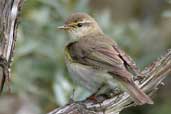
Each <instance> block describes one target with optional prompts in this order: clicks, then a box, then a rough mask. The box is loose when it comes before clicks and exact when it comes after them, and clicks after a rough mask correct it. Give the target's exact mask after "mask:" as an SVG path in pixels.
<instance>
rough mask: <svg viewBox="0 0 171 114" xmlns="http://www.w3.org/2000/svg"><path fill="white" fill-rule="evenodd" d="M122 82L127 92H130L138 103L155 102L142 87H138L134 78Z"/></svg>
mask: <svg viewBox="0 0 171 114" xmlns="http://www.w3.org/2000/svg"><path fill="white" fill-rule="evenodd" d="M121 83H122V84H123V85H124V88H125V89H126V92H128V94H129V95H130V97H132V98H133V100H134V101H135V103H136V104H137V105H143V104H153V101H152V100H151V98H150V97H149V96H147V95H146V94H145V93H144V92H143V91H142V90H141V89H140V88H138V86H137V85H136V84H135V83H134V81H133V80H130V81H121Z"/></svg>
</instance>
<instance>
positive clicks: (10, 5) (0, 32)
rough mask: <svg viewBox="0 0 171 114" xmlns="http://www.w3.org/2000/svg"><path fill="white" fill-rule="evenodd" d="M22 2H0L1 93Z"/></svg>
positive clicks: (7, 72)
mask: <svg viewBox="0 0 171 114" xmlns="http://www.w3.org/2000/svg"><path fill="white" fill-rule="evenodd" d="M23 1H24V0H1V1H0V41H1V42H0V44H1V45H0V67H1V68H2V70H1V71H0V79H1V80H0V89H1V91H2V89H3V85H4V82H5V80H6V81H7V82H9V74H10V64H11V60H12V56H13V51H14V46H15V40H16V31H17V25H18V16H19V11H20V8H21V6H22V4H23ZM8 85H9V83H8ZM8 88H9V86H8ZM1 91H0V92H1Z"/></svg>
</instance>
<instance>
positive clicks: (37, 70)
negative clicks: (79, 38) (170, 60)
mask: <svg viewBox="0 0 171 114" xmlns="http://www.w3.org/2000/svg"><path fill="white" fill-rule="evenodd" d="M78 11H79V12H87V13H88V14H90V15H91V16H93V17H94V18H95V19H96V20H97V21H98V23H99V24H100V26H101V27H102V28H103V30H104V32H105V33H106V34H108V35H109V36H111V37H112V38H113V39H114V40H116V41H117V42H118V44H119V45H120V47H121V48H123V49H124V50H125V51H126V52H127V53H128V54H129V55H131V57H133V58H134V60H135V61H136V63H137V64H138V66H139V67H140V68H141V69H143V68H144V67H145V66H146V65H148V64H150V63H151V62H152V61H153V60H155V59H156V58H158V57H159V56H160V55H161V54H164V53H165V52H166V50H167V49H168V48H171V1H170V0H27V1H26V2H25V4H24V8H23V11H22V17H21V23H20V26H19V28H18V38H17V45H16V51H15V56H14V62H13V65H12V74H13V75H12V79H11V80H12V92H13V93H15V94H16V95H19V96H26V97H29V99H32V103H33V104H36V107H37V108H38V110H39V112H43V113H45V112H48V111H50V110H52V109H54V108H56V107H58V106H61V105H64V104H66V103H67V102H68V99H69V97H70V96H71V94H72V89H73V88H77V89H76V95H75V99H81V98H83V96H85V95H86V94H87V92H86V91H85V90H84V89H82V88H80V87H77V86H76V87H75V85H74V84H73V82H72V80H71V79H70V78H69V74H68V72H67V70H66V67H65V65H64V58H63V49H64V46H65V44H66V43H67V41H68V40H69V38H68V34H66V33H65V32H62V31H58V30H57V26H59V25H62V24H63V23H64V19H66V17H67V16H69V15H70V14H71V13H73V12H78ZM164 82H165V83H166V86H163V87H160V88H159V90H158V91H157V93H156V94H155V95H154V96H153V99H154V101H155V104H154V105H150V106H149V105H146V106H141V107H132V108H129V109H127V110H124V111H123V112H122V114H170V113H171V97H170V96H171V78H170V77H169V76H168V77H167V79H166V80H165V81H164Z"/></svg>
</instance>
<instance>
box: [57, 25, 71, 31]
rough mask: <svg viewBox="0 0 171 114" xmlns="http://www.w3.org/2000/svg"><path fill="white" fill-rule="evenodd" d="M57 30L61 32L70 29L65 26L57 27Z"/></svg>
mask: <svg viewBox="0 0 171 114" xmlns="http://www.w3.org/2000/svg"><path fill="white" fill-rule="evenodd" d="M57 28H58V29H61V30H68V29H70V27H69V26H67V25H64V26H59V27H57Z"/></svg>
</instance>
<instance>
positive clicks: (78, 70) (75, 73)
mask: <svg viewBox="0 0 171 114" xmlns="http://www.w3.org/2000/svg"><path fill="white" fill-rule="evenodd" d="M58 28H59V29H63V30H65V31H67V32H69V34H71V36H72V37H71V42H70V43H68V44H67V45H66V47H65V63H66V66H67V69H68V71H69V73H70V74H71V77H72V79H73V80H74V81H75V82H77V83H78V84H80V85H81V86H83V87H84V88H86V89H88V90H89V91H91V92H92V93H96V92H97V91H98V90H99V88H100V87H102V86H103V85H104V86H105V87H108V88H110V89H111V90H112V89H114V88H115V87H116V86H118V87H120V88H121V89H122V90H123V91H125V92H127V93H128V94H129V95H130V97H131V98H132V99H133V101H134V102H135V103H136V104H137V105H143V104H153V101H152V100H151V99H150V98H149V96H147V95H146V94H145V93H144V92H143V91H142V90H141V89H140V88H139V87H138V86H137V85H136V84H135V83H134V81H133V74H132V73H135V74H139V73H140V71H139V69H138V67H137V66H136V64H135V62H134V61H133V60H132V59H131V57H130V56H128V55H126V54H125V52H124V51H123V50H121V49H120V48H119V47H118V45H117V43H116V42H114V41H113V40H112V39H111V38H110V37H108V36H107V35H105V34H104V33H103V31H102V29H101V28H100V27H99V25H98V24H97V22H96V21H95V19H93V18H92V17H91V16H89V15H88V14H86V13H80V12H79V13H74V14H72V15H70V16H69V17H68V18H67V20H66V21H65V24H64V25H63V26H60V27H58ZM106 90H107V89H106ZM104 93H105V91H104Z"/></svg>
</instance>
